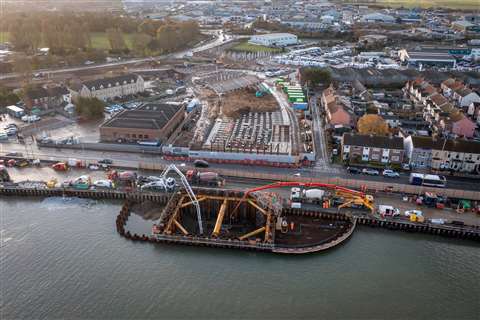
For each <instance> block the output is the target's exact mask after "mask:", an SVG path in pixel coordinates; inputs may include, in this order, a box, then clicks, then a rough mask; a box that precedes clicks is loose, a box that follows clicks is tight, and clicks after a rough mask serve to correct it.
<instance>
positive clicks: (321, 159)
mask: <svg viewBox="0 0 480 320" xmlns="http://www.w3.org/2000/svg"><path fill="white" fill-rule="evenodd" d="M310 108H311V110H312V120H313V133H314V141H315V151H316V156H317V161H316V163H315V167H316V168H318V169H323V170H333V171H338V168H333V167H332V166H331V164H330V157H329V156H328V151H327V145H326V140H325V128H324V126H323V120H322V117H321V115H320V114H321V111H322V110H323V106H322V105H321V104H320V103H318V95H317V94H315V95H313V96H312V97H311V100H310Z"/></svg>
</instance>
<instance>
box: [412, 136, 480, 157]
mask: <svg viewBox="0 0 480 320" xmlns="http://www.w3.org/2000/svg"><path fill="white" fill-rule="evenodd" d="M412 142H413V146H414V148H420V149H431V150H446V151H454V152H467V153H477V154H480V142H476V141H471V140H464V139H451V140H447V141H445V139H440V138H439V139H434V138H432V137H420V136H412Z"/></svg>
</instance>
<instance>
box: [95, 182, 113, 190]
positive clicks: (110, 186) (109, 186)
mask: <svg viewBox="0 0 480 320" xmlns="http://www.w3.org/2000/svg"><path fill="white" fill-rule="evenodd" d="M93 185H94V186H95V188H105V189H113V182H112V181H111V180H97V181H95V182H94V183H93Z"/></svg>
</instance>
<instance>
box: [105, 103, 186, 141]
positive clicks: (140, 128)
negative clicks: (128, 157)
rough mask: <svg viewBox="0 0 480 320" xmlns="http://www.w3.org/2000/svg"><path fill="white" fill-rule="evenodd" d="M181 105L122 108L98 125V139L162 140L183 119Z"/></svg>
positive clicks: (155, 104)
mask: <svg viewBox="0 0 480 320" xmlns="http://www.w3.org/2000/svg"><path fill="white" fill-rule="evenodd" d="M184 116H185V111H184V108H183V106H181V105H175V104H166V103H163V104H157V103H150V104H147V105H144V106H142V107H140V108H138V109H136V110H124V111H122V112H120V113H118V114H117V115H116V116H114V117H112V118H110V119H108V120H106V121H105V122H104V123H103V124H102V125H101V126H100V140H101V141H106V142H119V141H120V142H137V141H139V140H152V141H159V142H163V141H166V140H167V139H168V137H169V136H170V135H171V134H172V132H173V131H174V130H175V129H176V128H177V127H178V125H179V124H180V123H181V122H182V121H183V119H184Z"/></svg>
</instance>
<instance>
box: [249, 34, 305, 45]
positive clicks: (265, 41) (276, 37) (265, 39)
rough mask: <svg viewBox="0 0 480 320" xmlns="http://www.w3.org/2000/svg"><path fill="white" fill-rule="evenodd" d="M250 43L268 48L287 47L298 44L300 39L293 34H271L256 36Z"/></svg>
mask: <svg viewBox="0 0 480 320" xmlns="http://www.w3.org/2000/svg"><path fill="white" fill-rule="evenodd" d="M249 43H251V44H256V45H262V46H267V47H286V46H289V45H293V44H297V43H298V37H297V36H296V35H294V34H291V33H269V34H261V35H254V36H252V37H251V38H250V40H249Z"/></svg>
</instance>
